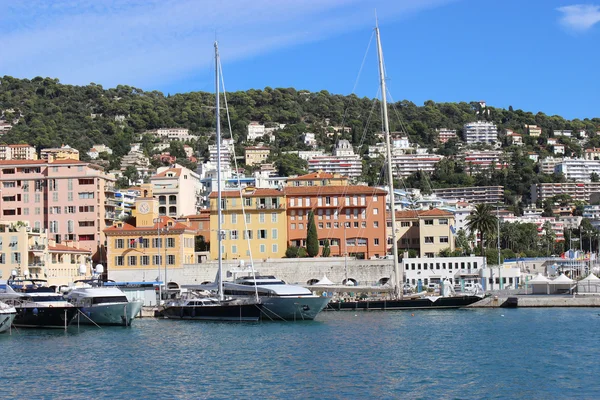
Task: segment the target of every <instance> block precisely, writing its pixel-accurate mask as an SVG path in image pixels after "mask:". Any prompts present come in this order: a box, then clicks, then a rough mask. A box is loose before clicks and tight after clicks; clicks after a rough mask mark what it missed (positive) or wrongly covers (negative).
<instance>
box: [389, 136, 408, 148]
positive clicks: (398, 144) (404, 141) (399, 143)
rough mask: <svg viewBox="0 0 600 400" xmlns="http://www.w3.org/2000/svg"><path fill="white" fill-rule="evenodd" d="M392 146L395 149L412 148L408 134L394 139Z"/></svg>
mask: <svg viewBox="0 0 600 400" xmlns="http://www.w3.org/2000/svg"><path fill="white" fill-rule="evenodd" d="M391 144H392V148H394V149H410V148H411V145H410V141H409V140H408V137H406V136H398V137H395V138H393V139H392V143H391Z"/></svg>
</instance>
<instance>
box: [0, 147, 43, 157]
mask: <svg viewBox="0 0 600 400" xmlns="http://www.w3.org/2000/svg"><path fill="white" fill-rule="evenodd" d="M37 159H38V156H37V153H36V151H35V147H33V146H30V145H28V144H2V145H0V160H37Z"/></svg>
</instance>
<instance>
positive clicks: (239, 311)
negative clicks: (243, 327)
mask: <svg viewBox="0 0 600 400" xmlns="http://www.w3.org/2000/svg"><path fill="white" fill-rule="evenodd" d="M261 309H262V304H260V303H256V302H255V301H253V300H252V299H250V300H249V301H248V299H225V300H221V299H219V298H217V297H213V296H207V297H202V296H198V295H197V294H196V292H195V291H192V292H188V293H184V294H183V295H182V297H181V298H179V299H177V300H173V301H170V302H168V303H167V304H166V305H165V308H164V309H163V311H162V315H163V316H164V317H166V318H169V319H189V320H203V321H239V322H252V321H258V320H259V319H260V316H261Z"/></svg>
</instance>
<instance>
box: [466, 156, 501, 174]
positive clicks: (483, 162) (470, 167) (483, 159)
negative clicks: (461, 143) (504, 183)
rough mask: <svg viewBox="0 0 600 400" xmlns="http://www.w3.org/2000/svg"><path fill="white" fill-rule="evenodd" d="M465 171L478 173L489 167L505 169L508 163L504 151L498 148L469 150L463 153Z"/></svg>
mask: <svg viewBox="0 0 600 400" xmlns="http://www.w3.org/2000/svg"><path fill="white" fill-rule="evenodd" d="M462 157H463V162H464V164H465V172H467V173H476V172H479V171H485V170H489V169H492V168H493V169H496V170H499V169H503V168H507V167H508V163H507V162H506V161H504V160H503V153H502V152H501V151H496V150H468V151H465V152H464V153H463V154H462Z"/></svg>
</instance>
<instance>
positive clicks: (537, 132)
mask: <svg viewBox="0 0 600 400" xmlns="http://www.w3.org/2000/svg"><path fill="white" fill-rule="evenodd" d="M525 132H526V133H527V134H528V135H529V136H532V137H539V136H541V135H542V128H540V127H539V126H537V125H527V124H525Z"/></svg>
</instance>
